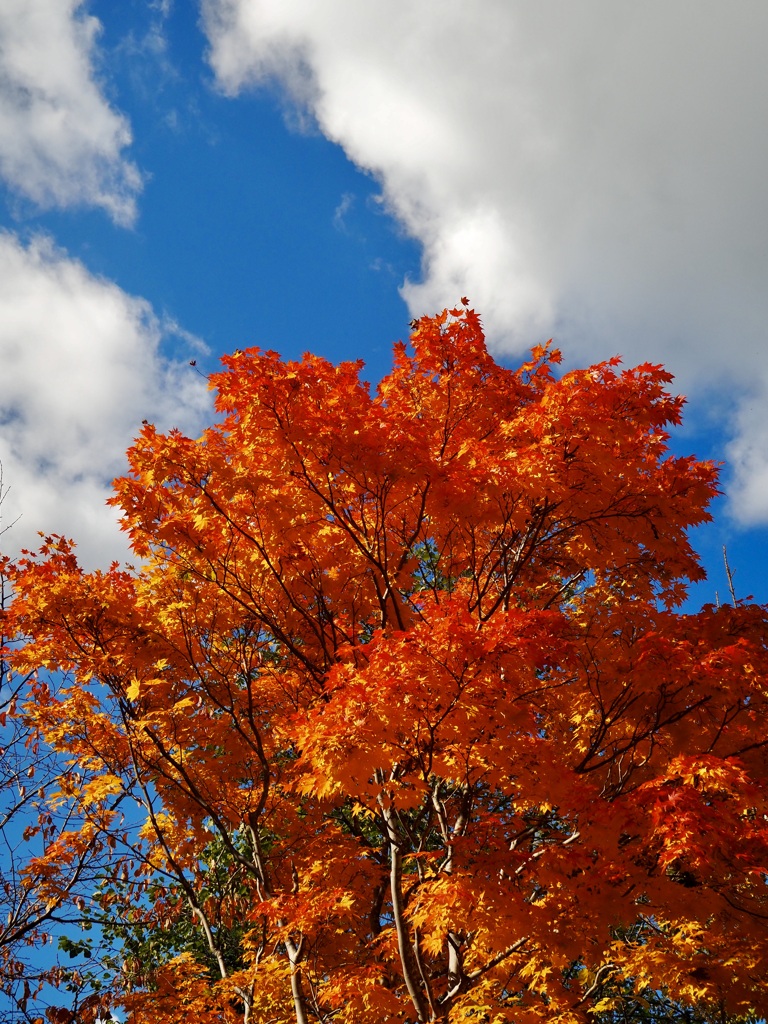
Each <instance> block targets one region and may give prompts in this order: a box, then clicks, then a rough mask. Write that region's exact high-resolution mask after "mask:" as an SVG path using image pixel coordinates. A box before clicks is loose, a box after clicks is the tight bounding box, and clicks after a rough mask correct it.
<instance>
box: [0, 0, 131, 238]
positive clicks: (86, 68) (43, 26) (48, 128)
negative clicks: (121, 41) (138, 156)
mask: <svg viewBox="0 0 768 1024" xmlns="http://www.w3.org/2000/svg"><path fill="white" fill-rule="evenodd" d="M99 29H100V23H99V22H98V20H97V19H96V18H94V17H92V16H90V15H88V14H87V13H85V11H84V9H83V4H82V0H3V2H2V3H1V4H0V176H1V177H2V178H3V179H4V180H5V182H6V184H7V185H8V186H9V187H10V188H11V190H12V191H14V192H16V193H18V194H19V195H22V196H25V197H26V198H27V199H31V200H32V201H33V202H34V203H36V204H37V205H39V206H41V207H53V206H59V207H66V206H73V205H90V206H97V207H102V208H103V209H105V210H106V211H107V212H108V213H109V215H110V216H111V217H112V219H113V220H114V221H115V222H116V223H118V224H130V223H131V222H132V221H133V219H134V217H135V214H136V207H135V198H136V195H137V193H138V192H139V190H140V188H141V176H140V174H139V171H138V170H137V168H136V167H135V165H134V164H133V163H131V162H130V161H129V160H128V159H127V158H126V157H125V155H124V150H125V149H126V147H127V146H129V145H130V142H131V132H130V127H129V125H128V121H127V120H126V118H125V117H124V116H123V115H122V114H119V113H117V112H116V111H115V110H113V109H112V107H111V106H110V104H109V102H108V101H107V99H106V97H105V96H104V93H103V90H102V89H101V87H100V84H99V81H98V78H97V75H96V68H95V58H96V38H97V36H98V32H99Z"/></svg>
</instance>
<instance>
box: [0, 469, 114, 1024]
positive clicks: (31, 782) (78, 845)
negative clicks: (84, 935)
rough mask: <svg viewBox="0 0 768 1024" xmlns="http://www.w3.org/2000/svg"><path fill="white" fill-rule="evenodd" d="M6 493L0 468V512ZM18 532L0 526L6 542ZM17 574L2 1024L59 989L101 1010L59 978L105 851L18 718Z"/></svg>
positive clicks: (33, 1012)
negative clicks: (63, 953) (64, 944)
mask: <svg viewBox="0 0 768 1024" xmlns="http://www.w3.org/2000/svg"><path fill="white" fill-rule="evenodd" d="M6 494H7V488H5V486H4V482H3V471H2V465H1V464H0V513H2V506H3V502H4V500H5V497H6ZM13 525H14V524H13V523H10V524H9V523H4V522H3V521H2V518H0V538H2V537H3V536H4V535H6V534H7V533H8V531H9V530H10V529H11V527H12V526H13ZM12 574H13V570H12V567H11V562H10V560H9V559H8V558H7V557H3V556H2V555H0V1022H3V1024H5V1022H6V1021H7V1022H10V1024H21V1022H23V1021H29V1022H32V1021H34V1020H38V1019H39V1017H40V1013H41V1009H42V1008H43V1007H45V1006H50V1004H51V1000H52V998H55V994H56V989H57V987H59V986H60V985H61V984H62V983H64V984H65V985H68V987H69V988H70V990H71V991H70V993H69V998H68V1001H69V1003H70V1005H74V1006H76V1007H79V1006H81V1005H82V1003H81V999H80V996H82V997H83V998H84V1000H85V1002H86V1006H87V1007H88V1006H90V1007H92V1008H93V1009H94V1011H95V1009H96V1008H97V1007H98V1004H99V1000H98V998H94V993H93V992H92V991H91V986H88V987H87V988H84V989H83V991H79V987H78V986H76V985H75V986H72V985H71V984H70V983H71V981H72V978H71V977H69V976H68V975H67V972H66V971H64V970H62V968H61V965H60V964H59V962H58V959H57V955H56V944H55V941H54V935H55V933H57V932H59V933H60V934H66V931H67V930H68V929H71V928H73V927H78V928H79V927H80V925H81V924H82V922H83V911H84V910H85V909H86V897H90V894H91V893H92V892H93V889H94V886H95V885H96V884H97V879H98V878H99V877H100V876H101V874H102V873H103V872H104V870H105V863H104V858H103V857H101V856H100V853H101V849H102V847H104V846H105V844H99V843H98V841H95V840H94V839H91V840H90V841H89V840H88V839H87V838H86V836H85V834H84V831H83V821H82V819H81V817H80V816H79V813H78V808H79V801H78V800H73V801H67V800H63V799H62V798H61V795H60V792H59V782H58V780H59V777H60V775H61V773H62V771H65V770H66V764H65V763H64V762H63V761H62V759H61V758H60V757H59V756H58V754H57V752H56V751H55V750H54V749H53V748H51V747H49V746H47V745H46V743H45V742H44V741H43V739H42V737H41V736H40V735H39V733H38V731H37V730H36V729H35V728H34V726H32V727H30V726H29V724H28V723H27V722H26V721H25V718H24V716H23V714H21V713H20V706H21V705H23V704H24V703H25V701H26V700H27V699H29V696H30V691H31V689H32V687H33V680H34V672H33V671H32V670H29V671H22V672H17V673H15V674H13V673H12V672H11V669H10V664H9V660H10V658H11V656H12V652H13V648H14V645H15V644H18V642H19V641H20V640H21V638H20V637H19V636H18V635H16V634H15V633H14V632H13V631H12V632H11V633H10V634H9V632H8V626H7V622H6V619H7V611H8V607H9V605H10V602H11V596H12V587H11V576H12Z"/></svg>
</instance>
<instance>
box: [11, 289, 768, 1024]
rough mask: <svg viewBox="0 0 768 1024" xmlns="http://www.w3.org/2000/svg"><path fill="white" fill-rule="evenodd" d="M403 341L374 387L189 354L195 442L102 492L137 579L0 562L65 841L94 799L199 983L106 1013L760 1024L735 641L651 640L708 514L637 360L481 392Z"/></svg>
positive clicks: (457, 349)
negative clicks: (58, 778)
mask: <svg viewBox="0 0 768 1024" xmlns="http://www.w3.org/2000/svg"><path fill="white" fill-rule="evenodd" d="M411 344H412V348H411V349H408V348H406V346H404V345H398V346H397V347H396V349H395V360H394V367H393V370H392V372H391V373H390V375H389V376H388V377H386V378H385V379H384V380H383V381H382V383H381V384H380V385H379V387H378V389H377V391H376V393H375V394H371V393H370V391H369V389H368V387H367V385H365V384H364V383H362V382H361V380H360V376H359V374H360V370H361V365H362V364H359V363H345V364H342V365H340V366H333V365H331V364H329V363H327V362H325V361H324V360H322V359H319V358H316V357H314V356H311V355H307V356H305V357H304V359H303V360H302V361H301V362H283V361H282V360H281V359H280V358H279V357H278V356H277V355H276V354H275V353H273V352H262V351H259V350H257V349H252V350H249V351H246V352H239V353H237V354H236V355H234V356H231V357H229V358H227V359H225V360H224V366H225V369H224V370H223V371H222V372H221V373H219V374H218V375H216V376H215V377H213V378H212V380H211V386H212V387H213V388H214V389H215V391H216V394H217V408H218V411H219V413H220V414H221V421H220V422H219V423H218V424H217V425H215V426H213V427H211V428H210V429H209V430H207V431H206V432H205V433H204V434H203V435H202V437H200V438H199V439H198V440H191V439H189V438H186V437H184V436H182V435H181V434H180V433H178V432H171V433H170V434H168V435H162V434H159V433H157V432H156V431H155V429H154V428H153V427H152V426H146V427H145V429H144V430H143V431H142V434H141V436H140V437H139V438H138V440H137V441H136V443H135V445H134V447H133V448H132V449H131V451H130V453H129V458H130V473H129V474H128V475H127V476H125V477H124V478H122V479H120V480H118V481H116V484H115V488H116V491H115V493H116V496H115V498H114V503H115V504H116V505H117V506H118V507H119V508H120V509H121V510H122V513H123V517H124V518H123V523H124V528H125V529H126V530H127V531H128V533H129V535H130V538H131V542H132V545H133V549H134V551H135V552H136V555H137V557H138V558H140V559H141V560H142V564H141V566H140V568H139V569H138V570H137V571H135V572H134V571H128V570H121V569H120V568H118V567H117V566H113V567H111V568H110V569H109V570H108V571H107V572H104V573H93V574H85V573H83V572H82V571H81V569H80V568H79V567H78V565H77V562H76V560H75V557H74V554H73V552H72V550H71V547H70V545H69V544H68V543H67V542H65V541H63V540H59V539H49V540H48V541H47V542H46V544H45V545H44V546H43V548H42V550H41V552H40V554H39V555H37V556H29V557H27V558H26V559H25V560H23V561H22V562H21V563H20V564H19V565H18V566H17V568H16V571H15V575H14V579H13V586H14V588H15V594H16V597H15V601H14V604H13V608H12V616H13V624H14V628H15V630H16V631H17V632H18V634H20V635H21V634H23V635H24V636H26V637H28V638H29V639H28V641H27V643H26V645H25V647H24V649H23V651H22V652H21V653H20V654H17V655H15V664H16V667H17V671H29V670H30V669H32V668H33V667H35V668H36V667H38V666H43V667H45V668H47V669H50V670H56V669H66V670H68V671H70V672H71V673H72V682H71V685H70V686H69V687H68V688H66V689H65V690H64V691H63V692H60V693H58V694H56V695H53V694H52V693H50V692H49V691H48V690H47V689H46V687H45V685H44V683H42V682H41V683H40V684H39V686H38V688H37V692H36V694H35V701H34V702H33V703H31V704H30V705H29V706H28V707H27V711H26V713H27V716H28V719H29V720H30V722H32V723H33V724H34V726H35V728H38V729H40V730H41V732H42V733H43V735H44V736H45V737H46V739H47V740H48V742H49V743H50V744H52V745H53V746H54V747H55V748H56V749H57V750H58V751H62V752H65V753H66V754H67V756H69V757H70V758H71V759H72V761H73V763H76V764H77V765H78V768H79V770H81V771H82V772H85V774H86V775H87V777H88V782H87V785H86V784H83V785H82V788H81V789H80V794H81V804H82V815H83V818H84V820H85V822H86V823H87V822H90V823H91V828H99V829H101V830H103V831H105V832H106V833H109V831H110V828H111V825H110V822H111V819H110V817H109V815H108V814H107V811H106V810H105V808H108V807H109V806H112V804H111V803H110V801H114V796H115V794H119V793H126V794H130V797H131V799H132V800H133V801H135V802H136V804H137V805H138V807H139V808H140V811H141V815H142V819H143V820H142V824H141V828H140V831H139V832H137V833H135V834H133V835H132V836H127V835H123V836H121V837H120V840H119V841H120V843H124V844H127V845H128V846H129V847H130V848H131V851H132V856H133V857H134V858H135V859H136V861H137V863H139V864H140V865H141V867H140V869H139V878H140V879H145V880H148V879H154V880H155V881H156V880H157V879H158V878H160V879H161V880H163V885H164V886H166V887H167V888H168V891H173V892H174V893H175V894H176V897H177V898H176V900H175V902H173V901H171V902H168V900H165V899H163V898H158V899H156V900H155V902H152V903H150V902H148V901H147V900H146V899H145V898H143V897H142V896H141V887H140V884H138V887H137V888H135V889H130V888H124V889H123V896H122V897H117V896H116V897H114V898H115V899H118V898H122V899H123V900H125V901H128V902H130V901H131V900H133V910H134V913H138V914H140V915H142V917H143V920H144V921H145V922H147V923H148V924H149V925H151V926H152V927H155V928H159V929H160V928H164V927H166V928H167V927H170V926H172V921H171V922H170V923H169V916H170V919H173V918H174V915H176V916H178V915H179V914H181V913H182V911H183V912H184V913H185V914H187V915H191V919H192V920H194V921H195V922H196V923H197V924H198V925H199V928H200V931H201V935H202V936H203V937H204V939H205V943H206V947H207V950H208V953H209V954H210V958H211V960H212V961H213V962H215V963H216V967H215V969H213V970H211V969H210V968H209V967H206V966H205V965H204V964H202V963H201V962H200V960H199V958H198V959H195V957H194V956H193V954H192V952H190V951H187V952H184V953H182V954H180V955H179V956H177V957H176V958H175V959H173V960H171V961H170V962H168V963H165V964H160V965H158V966H157V970H156V971H154V973H153V972H152V969H151V968H152V966H153V965H143V968H142V969H143V972H144V973H143V974H142V977H141V981H142V983H141V984H140V985H139V987H138V988H137V989H134V990H133V991H132V992H130V993H129V994H127V995H124V1001H125V1004H126V1005H127V1006H128V1007H129V1008H130V1009H131V1011H132V1013H133V1014H134V1017H133V1019H135V1020H136V1021H137V1022H140V1021H143V1020H152V1021H157V1022H166V1024H171V1022H173V1021H176V1020H177V1019H178V1020H182V1019H183V1020H185V1021H186V1020H191V1019H195V1020H200V1021H217V1022H218V1021H221V1022H224V1021H230V1020H243V1019H244V1020H246V1021H247V1020H251V1021H268V1020H269V1021H286V1022H288V1021H298V1022H299V1024H303V1022H305V1021H308V1020H309V1019H316V1020H320V1021H331V1020H334V1021H338V1022H350V1024H352V1022H360V1021H371V1022H387V1021H392V1022H394V1021H406V1020H407V1021H432V1020H445V1021H452V1022H459V1021H471V1020H485V1021H494V1022H496V1021H498V1022H501V1021H532V1022H533V1021H536V1020H547V1021H562V1022H566V1021H586V1020H589V1019H590V1013H589V1011H590V1009H591V1008H593V1007H594V1006H595V1005H598V1006H600V1005H601V1004H600V1003H599V1002H598V1003H597V1004H596V1000H599V999H600V996H601V993H602V992H603V988H604V984H605V982H606V981H607V980H609V979H610V980H611V981H612V982H613V983H615V982H617V981H619V980H621V979H636V981H637V984H638V985H646V984H648V985H651V986H653V987H655V988H659V987H662V986H664V987H666V989H667V990H668V992H669V994H670V996H671V997H672V998H674V999H678V1000H682V1001H689V1002H703V1003H705V1004H706V1003H716V1004H718V1005H723V1006H724V1007H725V1008H726V1009H727V1010H728V1012H733V1013H736V1012H746V1011H747V1010H748V1009H749V1008H750V1007H753V1008H760V1000H761V992H762V990H763V979H764V978H765V977H766V976H767V975H768V955H767V954H768V946H766V928H765V924H766V920H768V888H766V870H767V866H768V829H767V828H766V813H768V808H767V807H766V799H765V791H764V786H763V780H764V779H765V777H766V767H767V765H766V743H767V742H768V741H766V739H765V729H764V721H765V716H766V711H767V710H768V709H767V708H766V689H765V678H766V654H767V652H766V625H767V618H766V610H765V609H763V608H760V607H755V606H746V605H743V606H742V605H739V606H737V607H728V608H720V609H714V608H712V607H707V608H705V609H703V610H702V611H701V612H700V613H698V614H697V615H682V614H680V613H679V612H677V611H676V610H675V609H676V608H677V607H678V606H679V604H680V603H681V601H682V600H683V598H684V597H685V593H686V584H687V582H688V581H691V580H700V579H702V578H703V572H702V569H701V566H700V564H699V562H698V560H697V558H696V555H695V554H694V552H693V551H692V549H691V547H690V544H689V541H688V538H687V531H688V529H689V528H690V527H691V526H695V525H696V524H699V523H702V522H704V521H706V520H707V519H708V518H709V514H708V512H707V505H708V502H709V501H710V499H711V498H712V497H713V495H715V494H716V493H717V491H716V486H717V473H716V469H715V467H714V466H713V465H712V464H710V463H704V462H698V461H696V460H695V459H693V458H685V459H680V458H672V457H669V455H668V452H667V440H668V435H667V433H666V430H667V427H668V426H669V425H670V424H675V423H677V422H679V419H680V412H681V406H682V399H680V398H674V397H671V396H670V395H669V394H668V393H667V391H666V390H665V389H666V387H667V386H668V384H669V381H670V377H669V375H668V374H666V373H665V372H664V371H663V370H662V369H661V368H660V367H657V366H652V365H643V366H640V367H637V368H635V369H633V370H623V371H622V370H620V369H619V368H618V366H617V361H615V360H614V361H611V362H609V363H604V364H600V365H598V366H594V367H591V368H589V369H587V370H579V371H572V372H568V373H565V374H563V375H562V376H561V377H560V378H557V377H556V376H555V374H554V373H553V370H552V367H553V364H554V363H556V362H558V360H559V356H558V354H557V352H556V351H554V350H552V349H549V348H540V349H536V350H535V351H534V352H533V354H532V357H531V360H530V361H529V362H528V363H526V364H525V365H524V366H522V367H521V368H520V369H518V370H510V369H506V368H503V367H501V366H499V365H497V364H496V363H495V362H494V361H493V360H492V359H491V357H490V356H489V355H488V353H487V351H486V348H485V344H484V339H483V334H482V330H481V327H480V323H479V320H478V318H477V316H476V315H475V313H474V312H473V311H472V310H469V309H465V308H462V309H458V310H452V311H450V312H444V313H442V314H441V315H440V316H437V317H434V318H425V319H423V320H421V321H419V322H418V324H417V325H416V328H415V331H414V333H413V336H412V338H411ZM71 789H73V791H76V790H77V786H74V787H71ZM70 796H71V793H70ZM87 827H88V826H87V825H84V828H87ZM86 840H87V836H86V837H85V839H83V840H81V841H82V842H84V841H86ZM74 841H75V840H73V842H74ZM214 841H215V842H216V843H218V844H219V845H218V847H217V848H218V849H219V850H220V851H222V852H221V855H220V858H219V860H220V862H219V863H218V867H217V870H219V871H221V870H223V871H224V872H225V875H226V877H227V878H228V879H229V882H228V884H227V885H226V886H223V887H220V889H219V890H218V891H217V893H216V894H215V895H214V894H212V890H211V885H210V882H209V879H210V876H211V871H212V867H211V864H210V862H209V860H206V857H208V854H206V852H205V851H206V850H210V848H211V843H212V842H214ZM236 929H239V931H238V933H237V934H238V935H240V938H239V939H238V942H239V954H238V958H237V962H232V961H231V958H230V961H228V959H227V955H225V952H224V947H225V941H224V940H225V938H226V936H227V934H229V935H231V934H233V930H236ZM134 982H135V979H134ZM762 1009H763V1010H764V1009H765V1007H764V1006H763V1007H762Z"/></svg>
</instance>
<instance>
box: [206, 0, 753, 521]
mask: <svg viewBox="0 0 768 1024" xmlns="http://www.w3.org/2000/svg"><path fill="white" fill-rule="evenodd" d="M202 9H203V18H204V25H205V29H206V32H207V35H208V39H209V42H210V55H209V58H210V62H211V65H212V67H213V69H214V71H215V74H216V76H217V80H218V82H219V85H220V87H221V88H222V90H224V91H225V92H227V93H229V94H230V95H236V94H237V93H238V92H240V91H241V90H243V89H246V88H248V87H252V86H257V85H259V84H260V83H263V82H265V81H275V80H277V81H279V82H281V83H282V84H283V86H284V87H285V88H286V89H287V90H288V91H289V92H290V93H291V94H292V95H293V97H294V99H295V101H296V102H297V104H299V105H300V106H301V107H302V108H303V109H305V110H306V109H308V110H309V111H310V112H311V113H312V114H313V115H314V117H315V119H316V121H317V124H318V126H319V127H320V129H321V130H322V131H323V132H324V133H325V134H326V135H327V136H328V138H330V139H332V140H334V141H336V142H338V143H339V144H340V145H341V146H343V147H344V149H345V151H346V153H347V154H348V155H349V157H350V158H351V159H352V160H353V161H355V162H356V163H357V164H358V165H360V166H361V167H363V168H365V169H367V170H369V171H371V172H373V173H374V174H375V175H376V176H377V177H378V179H379V181H380V182H381V187H382V193H383V198H384V201H385V202H386V203H387V205H388V207H389V209H390V210H391V211H392V213H393V214H394V215H395V216H396V217H397V218H398V219H399V220H400V221H401V223H402V224H403V226H404V227H405V229H406V230H407V231H408V232H409V233H410V234H411V235H412V236H413V237H415V238H416V239H418V240H419V241H420V242H421V243H422V245H423V247H424V262H423V275H422V280H421V281H420V282H418V283H416V282H405V284H404V289H403V290H404V295H405V297H406V298H407V301H408V303H409V306H410V308H411V310H412V312H413V313H414V314H421V313H423V312H428V311H431V310H433V309H435V308H439V307H441V306H443V305H446V304H453V303H455V301H456V299H457V297H458V296H459V295H462V294H468V295H469V296H471V298H472V301H473V303H474V304H475V305H476V307H477V308H478V309H480V310H481V311H482V312H483V314H484V319H485V322H486V325H487V327H488V328H489V334H490V339H491V343H492V345H493V346H494V347H495V348H496V350H497V352H501V353H509V354H512V353H517V352H520V351H522V350H524V349H525V348H527V347H528V346H529V345H530V344H532V343H534V342H537V341H539V340H542V339H543V338H546V337H549V336H550V335H554V336H555V338H556V341H557V342H558V343H559V344H560V345H561V346H562V347H563V348H564V350H565V352H566V356H567V357H568V358H570V359H571V360H572V361H583V360H586V359H601V358H605V357H607V356H610V355H613V354H614V353H620V354H622V355H623V356H624V358H625V360H626V361H627V362H634V361H643V360H648V359H650V360H654V361H662V362H665V363H666V364H667V365H668V366H669V367H670V369H671V370H672V371H673V372H674V373H675V374H676V375H677V378H678V386H679V387H681V388H682V389H684V390H686V391H688V392H689V394H690V395H691V397H692V399H693V401H692V405H691V410H692V412H693V414H694V417H695V416H696V415H702V416H703V415H704V413H703V411H702V410H703V408H704V405H703V403H704V397H703V396H705V395H706V396H707V403H711V402H712V401H714V402H715V403H716V404H718V405H719V407H720V410H721V426H722V429H723V430H724V431H725V430H730V431H731V432H732V433H733V442H732V444H731V448H730V454H731V457H732V459H733V460H734V462H735V465H736V475H735V478H734V491H733V497H734V502H733V505H734V510H735V511H736V512H737V514H739V515H741V516H742V517H743V518H744V519H745V520H750V521H768V444H765V445H763V444H762V443H760V444H758V443H756V441H755V434H754V432H753V433H752V434H751V435H750V434H749V433H748V431H749V430H751V429H753V428H754V423H753V419H754V417H753V418H752V419H751V418H750V415H749V414H748V412H747V410H748V408H749V403H750V401H752V402H753V407H754V408H762V407H764V406H762V405H761V404H760V403H761V395H765V394H768V345H766V344H765V327H766V324H767V323H768V289H766V287H765V280H766V274H767V272H768V242H767V241H766V239H768V190H766V188H765V182H766V180H768V135H766V133H765V131H764V130H763V128H762V126H763V125H765V123H766V121H768V89H767V88H766V80H765V39H766V37H768V5H766V4H765V3H764V0H741V2H740V3H739V4H737V5H733V4H729V5H724V4H722V3H720V2H719V0H677V2H676V3H674V4H669V3H667V2H666V0H647V2H646V3H643V4H637V3H631V2H629V0H616V2H612V3H605V2H604V0H584V2H582V3H579V4H574V3H571V2H570V0H541V2H539V3H535V4H533V3H525V2H521V0H482V2H481V3H478V4H475V5H473V6H472V8H471V11H470V10H469V9H468V8H467V5H466V4H463V3H460V2H458V0H423V2H421V3H418V4H413V3H410V2H407V0H391V2H389V3H387V4H360V3H357V2H356V0H327V2H326V3H324V4H316V3H313V2H312V0H296V2H294V3H291V4H285V3H281V2H280V0H202ZM734 395H736V396H738V397H737V399H736V400H733V396H734ZM697 396H699V398H700V404H699V405H698V406H697V404H696V398H697ZM728 396H730V398H729V397H728ZM762 401H763V402H764V399H763V400H762ZM697 410H698V412H697ZM766 440H767V441H768V438H766ZM747 492H749V493H748V495H747Z"/></svg>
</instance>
